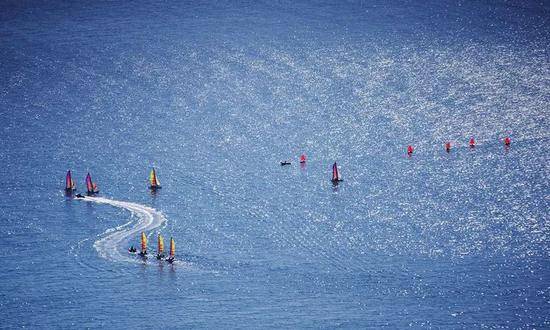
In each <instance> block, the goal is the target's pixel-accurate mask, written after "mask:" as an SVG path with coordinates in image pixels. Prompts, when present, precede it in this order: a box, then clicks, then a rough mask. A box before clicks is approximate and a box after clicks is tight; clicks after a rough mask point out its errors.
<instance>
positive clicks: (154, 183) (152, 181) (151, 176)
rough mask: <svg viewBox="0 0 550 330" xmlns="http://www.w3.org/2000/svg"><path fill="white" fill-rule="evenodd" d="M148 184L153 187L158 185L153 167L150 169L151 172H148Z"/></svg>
mask: <svg viewBox="0 0 550 330" xmlns="http://www.w3.org/2000/svg"><path fill="white" fill-rule="evenodd" d="M149 184H150V185H151V187H153V188H159V187H160V181H159V178H158V177H157V172H156V171H155V169H154V168H153V169H152V170H151V173H150V174H149Z"/></svg>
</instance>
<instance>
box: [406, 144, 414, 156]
mask: <svg viewBox="0 0 550 330" xmlns="http://www.w3.org/2000/svg"><path fill="white" fill-rule="evenodd" d="M413 152H414V148H413V146H411V145H409V146H408V147H407V154H409V155H412V153H413Z"/></svg>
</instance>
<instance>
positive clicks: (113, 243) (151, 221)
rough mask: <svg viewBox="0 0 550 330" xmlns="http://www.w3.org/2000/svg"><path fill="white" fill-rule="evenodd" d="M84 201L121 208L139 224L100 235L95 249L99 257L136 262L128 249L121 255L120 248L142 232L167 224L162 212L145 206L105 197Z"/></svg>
mask: <svg viewBox="0 0 550 330" xmlns="http://www.w3.org/2000/svg"><path fill="white" fill-rule="evenodd" d="M83 200H84V201H91V202H94V203H100V204H109V205H112V206H115V207H120V208H123V209H126V210H128V211H130V212H132V214H134V215H136V216H137V223H136V224H135V225H134V226H133V227H128V223H126V224H123V225H120V226H117V227H115V228H110V229H107V230H106V231H105V232H104V233H103V234H101V235H99V236H100V237H101V238H100V239H98V240H97V241H95V242H94V248H95V249H96V251H97V252H98V253H99V255H100V256H101V257H103V258H105V259H108V260H112V261H127V262H136V259H133V258H130V257H129V256H128V253H127V252H126V249H124V253H121V250H120V246H121V245H122V244H123V243H125V242H128V241H129V240H130V239H131V238H132V237H137V236H138V235H139V233H140V232H142V231H150V230H153V229H155V228H158V227H160V226H161V225H162V224H164V223H165V222H166V218H165V217H164V215H163V214H162V213H161V212H159V211H157V210H155V209H154V208H151V207H148V206H145V205H141V204H137V203H130V202H123V201H117V200H112V199H108V198H103V197H86V198H84V199H83Z"/></svg>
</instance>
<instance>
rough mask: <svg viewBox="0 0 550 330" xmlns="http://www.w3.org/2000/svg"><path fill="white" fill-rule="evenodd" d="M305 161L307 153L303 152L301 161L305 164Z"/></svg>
mask: <svg viewBox="0 0 550 330" xmlns="http://www.w3.org/2000/svg"><path fill="white" fill-rule="evenodd" d="M305 162H306V155H304V154H302V155H301V156H300V163H301V164H303V163H305Z"/></svg>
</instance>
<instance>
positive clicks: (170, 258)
mask: <svg viewBox="0 0 550 330" xmlns="http://www.w3.org/2000/svg"><path fill="white" fill-rule="evenodd" d="M175 257H176V243H175V242H174V239H173V238H172V237H170V254H169V255H168V259H166V261H168V262H169V263H173V262H174V259H175Z"/></svg>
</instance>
